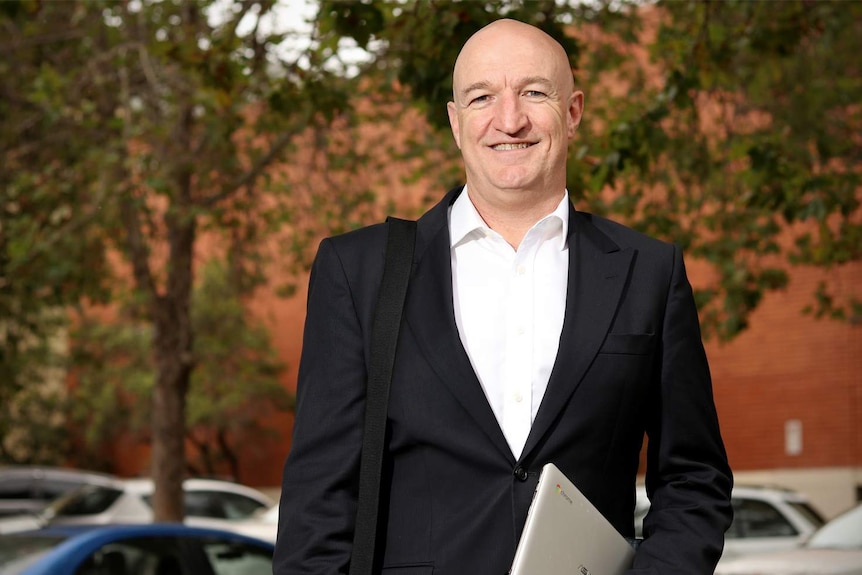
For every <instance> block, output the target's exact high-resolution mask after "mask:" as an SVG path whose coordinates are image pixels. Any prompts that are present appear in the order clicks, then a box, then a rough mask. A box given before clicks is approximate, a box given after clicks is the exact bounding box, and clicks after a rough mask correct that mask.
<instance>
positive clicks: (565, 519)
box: [509, 463, 635, 575]
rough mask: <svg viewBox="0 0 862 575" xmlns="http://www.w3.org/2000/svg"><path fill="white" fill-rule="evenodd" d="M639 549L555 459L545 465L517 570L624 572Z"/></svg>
mask: <svg viewBox="0 0 862 575" xmlns="http://www.w3.org/2000/svg"><path fill="white" fill-rule="evenodd" d="M634 556H635V551H634V549H633V548H632V546H631V545H629V542H628V541H626V539H625V537H623V536H622V535H621V534H620V533H619V531H617V530H616V528H614V526H613V525H611V524H610V523H609V522H608V520H607V519H605V518H604V516H603V515H602V514H601V513H599V511H598V510H597V509H596V508H595V507H594V506H593V504H592V503H590V501H589V500H588V499H587V498H586V497H585V496H584V494H583V493H581V492H580V491H579V490H578V488H577V487H575V485H574V483H572V482H571V481H569V480H568V478H567V477H566V476H565V475H564V474H563V472H561V471H560V470H559V469H557V466H556V465H554V464H553V463H548V464H547V465H545V466H544V467H543V468H542V473H541V475H540V476H539V484H538V486H536V493H535V495H534V496H533V503H532V504H531V505H530V511H529V514H528V515H527V523H526V525H525V526H524V532H523V533H522V534H521V540H520V541H519V543H518V549H517V551H516V552H515V560H514V562H513V563H512V569H511V570H510V571H509V573H510V574H511V575H537V574H541V575H622V573H624V572H625V571H626V570H627V569H630V568H631V566H632V562H633V561H634Z"/></svg>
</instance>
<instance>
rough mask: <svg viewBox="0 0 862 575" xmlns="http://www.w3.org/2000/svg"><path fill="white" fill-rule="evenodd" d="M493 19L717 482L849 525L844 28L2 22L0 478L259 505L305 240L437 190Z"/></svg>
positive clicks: (163, 504) (328, 10)
mask: <svg viewBox="0 0 862 575" xmlns="http://www.w3.org/2000/svg"><path fill="white" fill-rule="evenodd" d="M500 17H512V18H517V19H520V20H523V21H527V22H530V23H533V24H536V25H538V26H540V27H542V28H543V29H545V30H546V31H547V32H548V33H549V34H551V35H552V36H554V37H555V38H557V39H558V40H559V41H560V42H561V43H562V44H563V45H564V46H565V47H566V49H567V51H568V53H569V54H570V58H571V64H572V69H573V71H574V74H575V78H576V82H577V85H578V87H579V88H580V89H582V90H583V91H584V92H585V94H586V110H585V114H584V121H583V123H582V126H581V128H580V130H579V133H578V135H577V137H576V139H575V141H574V142H573V144H572V146H571V148H570V151H571V161H570V169H569V174H568V181H567V185H568V190H569V192H570V194H571V196H572V198H573V200H574V201H575V205H576V207H577V208H578V209H581V210H584V211H590V212H594V213H599V214H602V215H607V216H608V217H611V218H614V219H617V220H620V221H623V222H625V223H627V224H629V225H631V226H633V227H636V228H638V229H640V230H643V231H645V232H647V233H649V234H652V235H656V236H658V237H661V238H664V239H666V240H668V241H672V242H676V243H678V244H679V245H680V246H682V248H683V249H684V251H685V254H686V262H687V266H688V268H689V276H690V278H691V280H692V283H693V285H694V287H695V290H696V295H697V301H698V305H699V307H700V311H701V322H702V328H703V335H704V338H705V341H706V347H707V353H708V355H709V359H710V364H711V368H712V373H713V386H714V392H715V398H716V403H717V406H718V411H719V416H720V418H721V424H722V429H723V433H724V438H725V442H726V445H727V449H728V453H729V457H730V462H731V465H732V467H733V468H734V470H735V473H736V481H737V484H755V485H759V486H761V487H763V486H767V487H770V488H775V487H779V488H782V489H792V490H794V491H798V492H801V493H803V494H804V495H805V496H806V498H807V500H808V501H809V502H810V503H811V504H812V505H813V507H814V508H816V509H817V510H818V511H819V512H820V513H821V514H822V515H823V517H824V518H830V517H833V516H835V515H837V514H838V513H839V512H841V511H843V510H845V509H847V508H850V507H851V506H853V505H854V504H856V503H857V502H859V501H860V500H862V301H860V300H862V208H860V200H862V188H860V171H862V163H860V159H862V105H860V102H862V70H860V68H862V66H860V59H859V54H860V53H862V3H860V2H828V1H821V2H812V1H807V0H806V1H794V0H788V1H784V2H759V1H744V0H733V1H726V2H689V1H674V2H662V1H658V2H626V1H619V0H614V1H601V0H596V1H590V2H574V1H572V2H564V1H560V0H556V1H555V0H542V1H512V0H507V1H499V2H482V1H460V2H458V1H442V0H435V1H431V0H428V1H422V2H419V1H403V2H394V1H392V2H381V1H376V0H369V1H363V2H352V1H339V2H331V1H313V0H308V1H300V0H280V1H277V0H267V1H262V0H218V1H210V0H201V1H194V2H192V1H178V0H163V1H152V0H123V1H102V0H86V1H83V0H64V1H49V0H42V1H39V0H5V1H3V2H0V54H2V59H0V464H7V465H12V464H30V465H33V464H39V465H50V466H59V467H68V468H79V469H86V470H92V471H101V472H107V473H110V474H112V475H114V476H117V477H121V478H130V477H139V476H143V477H151V478H152V479H153V480H154V492H155V496H154V499H153V507H154V513H155V516H156V517H157V518H162V519H177V518H182V517H183V516H184V515H185V514H187V510H185V509H184V508H183V506H182V501H183V499H182V497H183V495H182V490H181V483H182V480H183V479H184V478H186V477H211V478H221V479H226V480H230V481H231V482H235V483H238V484H244V485H246V486H250V487H254V488H257V489H259V490H260V491H262V492H265V493H266V494H267V495H268V496H270V497H271V498H272V500H273V501H274V500H277V498H278V489H279V484H280V474H281V467H282V464H283V462H284V458H285V456H286V455H287V453H288V452H289V450H290V435H291V427H292V409H293V405H294V404H293V390H294V389H295V383H296V368H297V363H298V356H299V352H300V346H301V334H302V327H303V320H304V306H305V284H306V282H307V270H308V267H309V265H310V261H311V258H312V257H313V255H314V253H315V251H316V247H317V244H318V242H319V240H320V239H321V238H323V237H325V236H327V235H331V234H335V233H340V232H343V231H346V230H349V229H353V228H356V227H358V226H361V225H365V224H368V223H372V222H377V221H380V220H382V219H383V218H384V217H385V216H386V215H388V214H395V215H399V216H401V217H416V216H417V215H418V214H420V213H421V212H422V211H423V210H424V208H426V207H427V206H429V205H430V204H431V203H432V202H436V201H437V200H438V199H439V198H440V197H441V196H442V195H443V193H444V192H445V191H446V190H448V189H449V188H450V187H453V186H455V185H458V184H460V183H463V180H462V172H461V170H462V168H461V165H460V161H459V158H458V151H457V149H456V147H455V145H454V142H453V141H452V138H451V133H450V132H449V129H448V123H447V120H446V112H445V104H446V102H447V101H448V100H449V99H450V96H451V77H450V76H451V68H452V65H453V63H454V60H455V57H456V55H457V52H458V50H459V48H460V46H461V45H462V43H463V42H464V41H465V40H466V39H467V37H468V36H469V35H470V34H472V33H473V32H474V31H476V30H477V29H479V28H480V27H482V26H483V25H485V24H487V23H489V22H490V21H492V20H494V19H497V18H500ZM333 353H337V350H333Z"/></svg>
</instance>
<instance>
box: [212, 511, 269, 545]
mask: <svg viewBox="0 0 862 575" xmlns="http://www.w3.org/2000/svg"><path fill="white" fill-rule="evenodd" d="M199 525H200V526H202V527H213V528H216V529H225V530H228V531H233V532H235V533H240V534H242V535H248V536H249V537H254V538H256V539H263V540H264V541H269V542H270V543H275V539H276V535H277V534H278V503H276V504H275V505H273V506H272V507H269V508H268V509H260V510H258V511H256V512H255V513H254V515H252V516H251V517H248V518H246V519H238V520H236V521H224V520H219V519H207V520H205V521H204V520H200V521H199Z"/></svg>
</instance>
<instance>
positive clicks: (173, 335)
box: [151, 214, 195, 522]
mask: <svg viewBox="0 0 862 575" xmlns="http://www.w3.org/2000/svg"><path fill="white" fill-rule="evenodd" d="M166 220H167V223H168V227H169V235H170V256H169V260H168V285H167V289H166V293H165V295H164V296H163V297H159V298H158V300H157V302H156V305H155V308H156V309H155V314H156V317H155V331H154V342H153V351H154V355H155V364H156V384H155V388H154V391H153V417H152V424H153V453H152V471H151V473H152V477H153V481H154V483H155V492H154V494H153V512H154V516H155V520H156V521H173V522H179V521H182V520H183V517H184V515H185V513H184V508H183V490H182V482H183V477H184V475H185V461H186V458H185V436H186V413H185V412H186V395H187V391H188V388H189V381H190V378H191V373H192V368H193V365H194V362H193V359H192V329H191V314H190V307H191V287H192V265H191V263H192V252H193V248H194V239H195V221H194V216H192V215H189V214H181V215H179V216H174V217H171V216H170V215H169V216H168V217H167V218H166Z"/></svg>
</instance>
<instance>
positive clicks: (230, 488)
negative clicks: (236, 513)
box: [121, 477, 273, 506]
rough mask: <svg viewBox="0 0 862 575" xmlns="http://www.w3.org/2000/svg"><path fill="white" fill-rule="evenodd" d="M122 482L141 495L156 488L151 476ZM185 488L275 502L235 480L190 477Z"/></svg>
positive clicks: (185, 481)
mask: <svg viewBox="0 0 862 575" xmlns="http://www.w3.org/2000/svg"><path fill="white" fill-rule="evenodd" d="M121 484H122V486H123V488H124V490H126V491H129V492H131V493H137V494H141V495H146V494H149V493H152V492H153V490H154V489H155V482H154V481H153V479H152V478H151V477H135V478H132V479H123V480H121ZM183 489H186V490H196V491H205V490H214V491H227V492H232V493H240V494H243V495H246V496H248V497H251V498H253V499H257V500H259V501H260V502H261V503H263V504H265V505H266V506H270V505H272V504H273V501H272V499H271V498H270V497H269V496H268V495H266V494H265V493H263V492H262V491H259V490H257V489H255V488H254V487H249V486H247V485H243V484H241V483H234V482H233V481H225V480H223V479H206V478H201V477H190V478H188V479H184V480H183Z"/></svg>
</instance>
